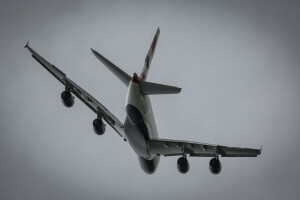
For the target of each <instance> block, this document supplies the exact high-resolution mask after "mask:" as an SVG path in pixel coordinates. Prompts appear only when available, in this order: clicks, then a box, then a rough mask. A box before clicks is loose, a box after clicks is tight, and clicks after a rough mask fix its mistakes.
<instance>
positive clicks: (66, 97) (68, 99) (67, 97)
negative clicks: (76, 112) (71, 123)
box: [61, 91, 74, 108]
mask: <svg viewBox="0 0 300 200" xmlns="http://www.w3.org/2000/svg"><path fill="white" fill-rule="evenodd" d="M61 99H62V102H63V104H64V105H65V106H66V107H68V108H69V107H72V106H73V105H74V96H73V95H72V94H71V92H69V91H63V92H62V93H61Z"/></svg>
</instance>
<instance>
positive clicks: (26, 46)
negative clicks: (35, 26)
mask: <svg viewBox="0 0 300 200" xmlns="http://www.w3.org/2000/svg"><path fill="white" fill-rule="evenodd" d="M28 44H29V40H28V41H27V43H26V45H25V46H24V48H28V47H29V46H28Z"/></svg>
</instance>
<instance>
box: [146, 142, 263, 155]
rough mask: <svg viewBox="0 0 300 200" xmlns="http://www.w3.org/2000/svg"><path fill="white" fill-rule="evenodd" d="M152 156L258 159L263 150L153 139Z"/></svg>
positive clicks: (150, 146)
mask: <svg viewBox="0 0 300 200" xmlns="http://www.w3.org/2000/svg"><path fill="white" fill-rule="evenodd" d="M149 149H150V153H151V154H152V155H164V156H179V155H183V154H184V153H186V154H189V155H190V156H192V157H215V156H216V155H221V156H222V157H257V156H258V155H260V153H261V149H250V148H239V147H227V146H221V145H214V144H206V143H199V142H188V141H180V140H168V139H152V140H150V141H149Z"/></svg>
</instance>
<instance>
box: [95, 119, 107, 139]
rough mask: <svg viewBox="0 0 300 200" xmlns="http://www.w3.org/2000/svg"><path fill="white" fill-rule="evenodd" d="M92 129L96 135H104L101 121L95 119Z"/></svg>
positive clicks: (103, 126) (103, 125)
mask: <svg viewBox="0 0 300 200" xmlns="http://www.w3.org/2000/svg"><path fill="white" fill-rule="evenodd" d="M93 128H94V132H95V133H96V134H97V135H103V134H104V133H105V124H104V122H103V120H102V119H95V120H94V121H93Z"/></svg>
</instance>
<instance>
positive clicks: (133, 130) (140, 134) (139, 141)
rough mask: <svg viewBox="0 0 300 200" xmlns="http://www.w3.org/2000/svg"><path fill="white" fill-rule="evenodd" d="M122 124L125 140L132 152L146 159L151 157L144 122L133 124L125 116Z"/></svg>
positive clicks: (147, 132)
mask: <svg viewBox="0 0 300 200" xmlns="http://www.w3.org/2000/svg"><path fill="white" fill-rule="evenodd" d="M124 126H125V127H124V131H125V134H126V136H127V140H128V142H129V144H130V146H131V147H132V149H133V150H134V152H135V153H136V154H137V155H139V156H142V157H144V158H146V159H151V155H150V152H149V148H148V140H149V131H148V128H147V126H146V125H145V123H144V122H142V123H140V124H139V125H134V124H132V123H131V122H130V121H129V119H128V117H126V120H125V123H124Z"/></svg>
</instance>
